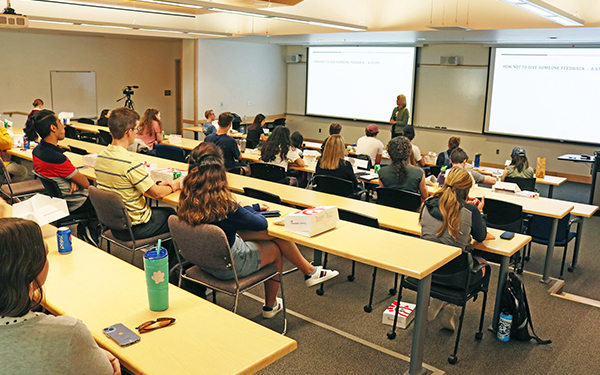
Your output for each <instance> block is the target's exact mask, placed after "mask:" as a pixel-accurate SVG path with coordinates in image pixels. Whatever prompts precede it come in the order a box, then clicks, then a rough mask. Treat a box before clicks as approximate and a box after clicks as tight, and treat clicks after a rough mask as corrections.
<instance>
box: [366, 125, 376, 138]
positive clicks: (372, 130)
mask: <svg viewBox="0 0 600 375" xmlns="http://www.w3.org/2000/svg"><path fill="white" fill-rule="evenodd" d="M365 133H366V134H367V137H377V134H379V127H378V126H377V125H375V124H369V126H367V128H366V129H365Z"/></svg>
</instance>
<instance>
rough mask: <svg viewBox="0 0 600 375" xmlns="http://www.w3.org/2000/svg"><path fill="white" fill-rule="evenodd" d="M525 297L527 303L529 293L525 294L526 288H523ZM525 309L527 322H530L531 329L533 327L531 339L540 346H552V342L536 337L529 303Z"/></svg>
mask: <svg viewBox="0 0 600 375" xmlns="http://www.w3.org/2000/svg"><path fill="white" fill-rule="evenodd" d="M523 297H524V300H525V301H527V293H525V288H523ZM525 309H526V310H527V320H528V321H529V327H531V338H532V339H534V340H535V341H536V342H537V343H538V344H540V345H548V344H552V340H542V339H540V338H539V337H538V335H536V333H535V331H534V330H533V322H532V321H531V312H530V311H529V302H527V303H525Z"/></svg>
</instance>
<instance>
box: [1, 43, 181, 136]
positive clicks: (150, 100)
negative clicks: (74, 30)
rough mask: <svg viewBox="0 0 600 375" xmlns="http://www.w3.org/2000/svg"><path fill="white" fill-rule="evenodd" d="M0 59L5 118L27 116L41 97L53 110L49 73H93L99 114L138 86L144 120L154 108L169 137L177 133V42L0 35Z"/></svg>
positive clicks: (137, 100)
mask: <svg viewBox="0 0 600 375" xmlns="http://www.w3.org/2000/svg"><path fill="white" fill-rule="evenodd" d="M0 55H1V56H2V57H1V58H2V69H0V82H2V84H1V87H2V89H1V90H0V111H2V112H4V111H24V112H29V111H30V110H31V109H32V106H31V103H32V102H33V100H34V99H35V98H38V97H39V98H42V100H44V102H45V104H46V105H45V107H46V108H49V109H51V108H52V101H51V98H50V95H51V88H50V71H51V70H64V71H94V72H96V88H97V101H98V111H99V112H100V111H101V110H102V109H103V108H116V107H118V106H121V105H122V103H123V102H119V103H116V100H117V99H119V98H121V97H122V96H123V95H122V92H121V90H122V88H123V87H124V86H126V85H137V86H139V87H140V88H139V89H136V90H135V94H134V95H133V97H132V99H133V101H134V103H135V108H136V110H137V111H138V112H139V113H140V115H141V114H143V112H144V110H145V109H146V108H148V107H156V108H158V109H159V110H160V112H161V115H162V121H163V124H164V127H165V132H167V133H169V132H174V131H175V59H177V58H179V57H180V55H181V41H179V40H173V39H163V40H154V39H126V38H120V37H115V38H113V37H108V36H104V37H101V36H79V35H51V34H33V33H18V32H13V31H0ZM164 90H171V96H165V95H164ZM0 118H4V116H2V117H0ZM13 120H14V121H15V123H21V122H22V123H24V122H25V117H24V116H20V117H17V115H15V116H13ZM19 125H20V124H19Z"/></svg>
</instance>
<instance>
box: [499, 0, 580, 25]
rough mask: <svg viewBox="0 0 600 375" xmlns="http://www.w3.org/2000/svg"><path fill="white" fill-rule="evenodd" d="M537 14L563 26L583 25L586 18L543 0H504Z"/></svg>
mask: <svg viewBox="0 0 600 375" xmlns="http://www.w3.org/2000/svg"><path fill="white" fill-rule="evenodd" d="M502 1H504V2H505V3H508V4H510V5H514V6H516V7H519V8H521V9H523V10H526V11H528V12H531V13H533V14H535V15H538V16H541V17H544V18H546V19H549V20H550V21H553V22H556V23H559V24H561V25H563V26H583V24H584V22H585V21H584V20H582V19H581V18H579V17H576V16H574V15H572V14H569V13H567V12H565V11H563V10H561V9H558V8H556V7H555V6H552V5H550V4H548V3H545V2H543V1H542V0H502Z"/></svg>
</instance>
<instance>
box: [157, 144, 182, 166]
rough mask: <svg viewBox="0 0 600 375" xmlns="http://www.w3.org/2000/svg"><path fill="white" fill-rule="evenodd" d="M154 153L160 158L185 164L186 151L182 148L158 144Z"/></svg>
mask: <svg viewBox="0 0 600 375" xmlns="http://www.w3.org/2000/svg"><path fill="white" fill-rule="evenodd" d="M154 151H156V156H158V157H159V158H163V159H169V160H173V161H178V162H181V163H185V151H184V150H183V149H182V148H180V147H177V146H171V145H162V144H157V145H154Z"/></svg>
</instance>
